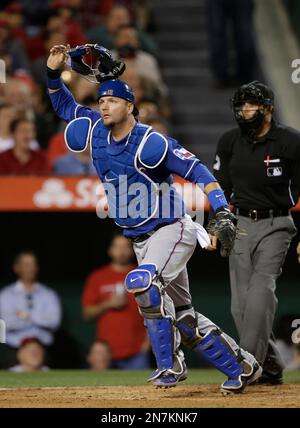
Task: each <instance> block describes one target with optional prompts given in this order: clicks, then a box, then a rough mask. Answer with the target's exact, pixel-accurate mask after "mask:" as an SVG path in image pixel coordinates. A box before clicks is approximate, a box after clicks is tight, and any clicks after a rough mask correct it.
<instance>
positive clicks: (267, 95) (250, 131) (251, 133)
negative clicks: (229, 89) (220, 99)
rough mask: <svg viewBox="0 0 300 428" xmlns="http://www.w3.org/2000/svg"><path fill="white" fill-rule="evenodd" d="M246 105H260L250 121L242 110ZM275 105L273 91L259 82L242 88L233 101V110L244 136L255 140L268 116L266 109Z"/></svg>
mask: <svg viewBox="0 0 300 428" xmlns="http://www.w3.org/2000/svg"><path fill="white" fill-rule="evenodd" d="M245 103H249V104H258V105H259V108H258V109H257V110H256V111H255V113H254V115H253V116H252V117H251V118H249V119H246V118H245V117H244V113H243V110H242V109H243V105H244V104H245ZM273 105H274V93H273V91H272V90H271V89H270V88H269V87H268V86H266V85H264V84H263V83H260V82H259V81H258V80H255V81H254V82H250V83H247V84H245V85H242V86H240V87H239V89H238V90H237V91H236V92H235V94H234V96H233V98H232V99H231V108H232V111H233V115H234V118H235V120H236V122H237V124H238V125H239V127H240V129H241V132H242V134H243V135H244V136H246V137H248V138H250V139H251V140H254V139H255V137H256V136H257V134H259V131H260V129H261V128H262V126H263V123H264V118H265V115H266V111H265V107H267V106H273Z"/></svg>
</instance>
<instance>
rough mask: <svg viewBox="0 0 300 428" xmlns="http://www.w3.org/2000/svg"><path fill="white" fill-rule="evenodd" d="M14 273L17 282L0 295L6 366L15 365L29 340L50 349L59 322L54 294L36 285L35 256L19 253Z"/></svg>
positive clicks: (0, 314)
mask: <svg viewBox="0 0 300 428" xmlns="http://www.w3.org/2000/svg"><path fill="white" fill-rule="evenodd" d="M13 270H14V272H15V274H16V276H17V280H16V281H15V282H14V283H13V284H10V285H8V286H6V287H4V288H3V289H2V290H1V292H0V318H1V319H3V320H4V321H5V323H6V344H7V345H6V361H4V362H3V360H2V363H3V364H4V365H6V366H7V365H8V364H9V365H10V366H11V365H12V364H14V362H15V359H16V354H17V349H18V348H19V347H20V345H21V343H22V341H23V340H24V339H26V338H28V337H35V338H37V339H38V340H39V341H40V342H41V343H42V344H43V345H44V346H46V347H47V348H49V347H50V346H51V345H52V344H53V342H54V332H55V330H57V328H58V327H59V325H60V322H61V305H60V300H59V298H58V296H57V294H56V293H55V292H54V291H53V290H51V289H50V288H48V287H46V286H45V285H43V284H41V283H39V282H38V281H37V276H38V271H39V266H38V261H37V257H36V255H35V254H34V253H33V252H31V251H23V252H21V253H19V254H18V255H17V256H16V259H15V261H14V263H13ZM1 357H3V355H2V356H1ZM4 359H5V356H4Z"/></svg>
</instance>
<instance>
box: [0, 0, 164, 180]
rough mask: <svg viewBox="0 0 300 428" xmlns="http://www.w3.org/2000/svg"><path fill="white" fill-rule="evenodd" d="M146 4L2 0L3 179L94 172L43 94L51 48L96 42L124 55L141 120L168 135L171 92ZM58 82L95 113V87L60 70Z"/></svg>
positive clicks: (0, 139) (0, 125) (0, 162)
mask: <svg viewBox="0 0 300 428" xmlns="http://www.w3.org/2000/svg"><path fill="white" fill-rule="evenodd" d="M149 3H150V2H148V1H147V0H139V1H136V0H123V1H116V0H115V1H114V0H101V1H97V0H85V1H83V0H36V1H34V2H30V1H29V0H19V1H1V4H0V58H1V59H2V60H4V62H5V68H6V83H5V84H1V85H0V175H18V174H19V175H26V174H38V175H41V174H57V175H95V174H96V172H95V170H94V167H93V165H92V163H91V159H90V153H89V152H88V151H86V152H84V153H80V154H74V153H69V152H67V151H66V147H65V143H64V128H65V123H64V122H62V121H60V119H59V118H58V117H57V116H56V114H55V113H54V111H53V109H52V106H51V104H50V101H49V99H48V96H47V88H46V86H45V85H46V60H47V57H48V54H49V49H50V48H51V47H52V46H53V45H56V44H64V45H67V44H70V46H71V47H75V46H77V45H82V44H85V43H98V44H100V45H102V46H105V47H106V48H108V49H110V50H112V51H113V55H114V56H115V57H116V58H123V60H125V63H126V71H125V73H124V74H123V75H122V79H123V80H125V81H126V82H127V83H128V84H129V85H130V86H131V87H132V88H133V90H134V93H135V99H136V105H137V107H138V108H139V111H140V115H139V119H140V121H141V122H143V123H147V124H149V125H151V126H153V127H154V128H155V129H156V130H157V131H159V132H162V133H167V132H168V125H169V124H168V121H169V119H170V113H171V112H170V106H169V102H168V89H167V87H166V85H165V84H164V82H163V80H162V77H161V73H160V68H159V65H158V59H159V58H158V49H157V46H156V44H155V42H154V40H153V38H152V37H151V32H153V22H152V21H153V20H152V18H151V8H150V7H149ZM63 79H64V82H65V83H66V85H67V86H68V87H69V89H70V90H71V92H72V93H73V95H74V97H75V98H76V100H77V102H79V103H80V104H83V105H86V106H89V107H91V108H93V109H97V108H98V106H97V102H96V93H97V87H96V85H94V84H92V83H90V82H88V81H87V80H85V79H83V78H82V77H81V76H79V75H77V74H76V73H74V72H71V71H69V70H65V72H64V73H63Z"/></svg>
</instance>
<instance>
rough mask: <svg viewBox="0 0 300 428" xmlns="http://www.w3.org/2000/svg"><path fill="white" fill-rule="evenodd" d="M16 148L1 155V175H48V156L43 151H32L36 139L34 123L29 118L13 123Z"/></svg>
mask: <svg viewBox="0 0 300 428" xmlns="http://www.w3.org/2000/svg"><path fill="white" fill-rule="evenodd" d="M10 129H11V133H12V138H13V140H14V147H13V148H12V149H10V150H6V151H5V152H3V153H1V154H0V174H1V175H28V174H48V173H50V168H49V166H48V162H47V158H46V155H45V153H44V152H43V151H41V150H32V149H31V143H32V141H33V140H34V138H35V126H34V122H32V121H31V120H29V119H27V118H18V119H15V120H13V121H12V123H11V127H10Z"/></svg>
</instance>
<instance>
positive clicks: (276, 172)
mask: <svg viewBox="0 0 300 428" xmlns="http://www.w3.org/2000/svg"><path fill="white" fill-rule="evenodd" d="M281 175H282V167H281V166H270V167H269V168H267V176H268V177H280V176H281Z"/></svg>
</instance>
